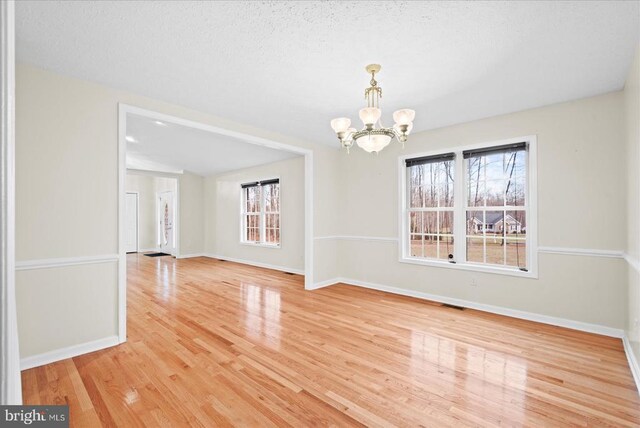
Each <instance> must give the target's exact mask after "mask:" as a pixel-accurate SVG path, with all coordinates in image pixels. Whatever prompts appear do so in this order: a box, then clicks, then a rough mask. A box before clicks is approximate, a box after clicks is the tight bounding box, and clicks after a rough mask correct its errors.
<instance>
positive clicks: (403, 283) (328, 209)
mask: <svg viewBox="0 0 640 428" xmlns="http://www.w3.org/2000/svg"><path fill="white" fill-rule="evenodd" d="M636 64H637V62H636ZM636 67H637V65H636ZM632 80H633V79H632ZM636 82H637V80H636ZM628 87H632V86H628ZM636 87H637V83H636ZM625 93H626V94H627V95H624V96H623V94H622V93H621V92H620V93H613V94H608V95H603V96H599V97H594V98H589V99H585V100H580V101H574V102H570V103H565V104H560V105H554V106H549V107H545V108H540V109H535V110H529V111H525V112H520V113H515V114H511V115H505V116H500V117H494V118H489V119H484V120H480V121H476V122H471V123H467V124H462V125H457V126H451V127H447V128H442V129H437V130H433V131H428V132H423V133H419V134H415V135H413V136H412V138H411V139H410V141H409V143H408V144H407V146H406V149H405V150H404V151H400V150H399V148H398V146H397V145H396V144H392V145H391V146H390V147H389V148H387V149H385V151H384V152H383V153H381V154H380V155H379V156H375V155H374V156H371V155H367V154H365V153H363V152H362V151H360V150H353V151H352V153H351V155H347V154H346V153H343V152H339V151H338V150H334V149H329V148H323V147H318V146H315V145H310V144H308V143H306V142H304V141H301V140H298V139H295V138H291V137H286V136H282V135H279V134H276V133H272V132H268V131H264V130H260V129H256V128H253V127H250V126H246V125H241V124H238V123H234V122H229V121H225V120H223V119H220V118H216V117H213V116H211V115H208V114H204V113H200V112H196V111H193V110H189V109H185V108H182V107H179V106H175V105H171V104H167V103H163V102H160V101H156V100H151V99H148V98H145V97H141V96H138V95H135V94H131V93H127V92H124V91H119V90H115V89H112V88H108V87H104V86H101V85H97V84H93V83H89V82H85V81H81V80H78V79H73V78H69V77H64V76H60V75H57V74H54V73H50V72H47V71H43V70H41V69H38V68H35V67H31V66H26V65H20V66H19V67H18V69H17V135H16V138H17V144H16V146H17V147H16V149H17V153H16V185H17V189H16V195H17V199H16V209H17V215H16V219H17V221H16V223H17V224H16V241H17V242H16V252H17V260H18V262H19V263H20V262H26V261H34V260H35V261H37V260H41V259H65V258H76V257H86V256H103V255H113V254H116V253H117V251H118V242H117V231H118V228H117V227H118V224H117V221H118V192H117V183H118V176H117V170H118V158H117V147H118V141H117V118H118V107H117V106H118V103H119V102H121V103H126V104H131V105H135V106H139V107H142V108H146V109H150V110H154V111H158V112H161V113H165V114H169V115H174V116H177V117H182V118H185V119H189V120H193V121H197V122H201V123H205V124H208V125H212V126H218V127H223V128H227V129H231V130H234V131H238V132H243V133H248V134H252V135H256V136H260V137H263V138H267V139H271V140H274V141H279V142H282V143H286V144H290V145H297V146H300V147H305V148H308V149H311V150H313V156H314V164H313V174H314V198H313V204H314V214H313V215H314V235H315V237H316V238H326V239H316V240H314V257H313V264H314V271H313V274H314V281H315V282H322V281H326V280H330V279H332V278H339V277H346V278H352V279H356V280H359V281H366V282H370V283H379V284H384V285H389V286H394V287H399V288H403V289H405V290H410V291H411V290H413V291H422V292H425V293H432V294H439V295H442V296H449V297H455V298H460V299H466V300H471V301H474V302H479V303H484V304H488V305H496V306H504V307H508V308H512V309H517V310H521V311H527V312H534V313H538V314H543V315H549V316H555V317H560V318H567V319H571V320H575V321H581V322H586V323H594V324H599V325H602V326H608V327H614V328H624V326H625V324H626V319H627V317H626V312H627V300H628V298H629V295H631V296H637V295H638V294H639V293H638V292H637V290H636V289H635V288H630V289H629V294H628V293H627V274H626V272H625V263H624V261H623V260H622V259H619V258H604V257H589V256H568V255H554V254H540V256H539V279H538V280H532V279H521V278H514V277H508V276H499V275H491V274H480V273H473V272H462V271H453V270H449V269H443V268H434V267H426V266H414V265H407V264H401V263H399V262H398V254H397V250H398V249H397V243H396V242H394V239H396V238H397V211H398V206H397V204H398V198H397V196H398V195H397V189H398V182H397V159H398V156H400V155H403V154H411V153H417V152H421V151H427V150H434V149H438V148H446V147H452V146H457V145H465V144H471V143H476V142H483V141H493V140H499V139H504V138H510V137H517V136H523V135H531V134H535V135H537V136H538V168H539V170H538V171H539V179H538V200H539V203H538V212H539V230H540V233H539V245H540V246H545V247H568V248H586V249H596V250H620V251H622V250H624V249H625V248H628V249H629V251H630V252H631V253H632V252H633V251H636V254H637V249H636V250H634V249H633V248H634V247H633V242H634V241H630V242H629V243H628V242H627V237H626V230H625V228H622V227H619V228H618V227H611V228H602V227H601V225H602V224H607V225H611V224H613V225H615V224H626V223H627V219H628V216H627V213H626V210H625V209H624V207H625V206H627V203H626V199H627V198H628V194H627V192H626V189H627V184H626V183H627V180H628V178H629V177H628V176H627V171H626V170H627V168H624V167H622V165H624V164H625V162H626V160H625V154H626V152H627V149H625V140H626V141H628V142H629V146H628V150H631V149H632V148H633V147H636V146H637V145H636V146H633V144H632V141H633V140H630V139H629V138H628V137H627V134H630V133H631V134H632V133H633V126H634V125H633V120H632V119H631V120H629V119H627V121H626V124H627V125H626V128H625V121H624V119H623V118H624V112H625V110H624V109H625V105H627V106H628V105H633V103H632V102H631V103H630V102H629V101H625V100H628V99H629V98H628V97H629V95H628V94H629V92H625ZM636 106H637V104H636ZM635 108H636V111H637V107H635ZM632 112H633V111H631V114H632ZM627 114H630V110H627ZM635 117H637V114H636V116H635ZM635 126H636V128H635V129H637V124H636V125H635ZM625 129H626V131H625ZM630 130H631V131H630ZM636 141H637V140H636ZM630 162H631V161H630ZM632 166H633V164H630V165H629V168H628V169H629V174H633V171H632ZM87 177H90V179H87ZM632 179H633V178H632ZM636 181H637V180H636ZM190 184H192V185H193V186H189V185H190ZM180 186H181V187H180V192H181V205H188V204H192V206H193V207H196V208H194V209H189V210H184V209H182V210H181V212H180V226H181V238H182V240H183V242H184V243H182V241H181V248H180V252H181V253H182V254H189V253H194V254H195V253H200V252H203V251H205V250H206V251H209V250H210V249H211V248H212V245H213V248H214V249H216V250H217V248H216V247H215V245H216V244H215V241H216V238H217V236H216V233H217V232H216V231H217V229H218V225H219V224H221V223H220V220H219V219H217V217H216V216H217V212H216V213H215V215H212V216H208V215H207V216H206V218H205V215H204V213H206V212H210V210H211V209H212V204H211V201H210V200H208V199H207V198H206V197H205V196H204V195H205V194H206V193H208V192H210V191H211V190H212V186H211V180H204V179H202V178H201V177H197V176H191V175H185V176H184V178H183V180H182V181H181V183H180ZM185 186H186V187H185ZM183 187H185V188H188V189H189V190H186V191H185V190H184V189H183ZM213 188H214V189H215V188H216V186H213ZM629 192H631V193H633V190H632V188H631V187H630V188H629ZM182 198H184V201H185V202H184V203H182V201H183V199H182ZM198 204H199V205H198ZM198 206H200V208H199V209H198V208H197V207H198ZM198 216H200V217H198ZM631 218H633V217H629V222H632V220H631ZM635 218H637V216H636V217H635ZM283 220H284V219H283ZM212 222H213V223H212ZM212 224H213V225H215V227H213V228H212V226H211V225H212ZM207 225H208V226H207ZM230 229H232V230H233V229H235V231H237V228H235V227H234V228H230ZM212 230H213V231H214V232H213V233H211V231H212ZM203 231H204V232H206V233H204V232H203ZM283 233H284V232H283ZM234 234H236V237H237V232H234ZM338 235H344V236H364V237H372V236H373V237H385V238H391V240H389V241H368V240H345V239H336V238H335V237H336V236H338ZM283 237H284V235H283ZM636 248H637V247H636ZM276 251H277V250H276ZM292 263H293V261H292ZM297 263H299V260H298V262H297ZM297 266H300V265H299V264H298V265H297ZM116 271H117V262H105V263H95V264H87V265H82V266H60V267H56V268H51V269H40V270H23V271H19V272H18V276H17V289H18V293H17V294H18V314H19V324H20V325H19V327H20V333H21V334H20V341H21V344H20V345H21V354H22V356H23V357H24V356H29V355H36V354H38V353H42V352H47V351H52V350H57V349H60V348H64V347H66V346H72V345H76V344H81V343H84V342H88V341H92V340H98V339H102V338H105V337H110V336H113V335H116V334H117V325H116V324H117V323H116V320H117V303H116V300H115V296H116V295H117V278H116V276H117V275H116ZM96 278H99V280H98V279H96ZM471 279H476V280H477V283H478V285H477V286H476V287H471V286H470V281H471ZM634 290H635V291H634ZM51 293H55V299H56V301H57V302H60V305H61V306H60V309H58V308H56V307H55V306H51V305H47V300H48V299H49V298H53V296H51V295H50V294H51ZM634 293H635V294H634ZM39 296H43V297H39ZM634 299H636V297H634ZM636 300H637V299H636ZM635 307H637V305H636V306H634V308H635ZM88 308H90V309H91V310H89V309H88ZM94 313H97V314H99V315H98V316H94ZM78 326H90V327H87V328H86V329H80V328H79V327H78ZM53 332H55V333H53ZM49 336H53V337H49Z"/></svg>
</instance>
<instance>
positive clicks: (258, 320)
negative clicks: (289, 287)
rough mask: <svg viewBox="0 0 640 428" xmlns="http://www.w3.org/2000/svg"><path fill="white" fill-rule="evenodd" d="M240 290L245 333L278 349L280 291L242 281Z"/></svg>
mask: <svg viewBox="0 0 640 428" xmlns="http://www.w3.org/2000/svg"><path fill="white" fill-rule="evenodd" d="M240 292H241V293H242V302H243V305H244V308H245V311H246V316H245V325H244V327H245V331H246V332H247V335H248V336H249V337H251V338H253V339H255V340H259V341H260V342H262V343H263V344H264V345H267V346H269V347H271V348H273V349H276V350H279V349H280V331H281V326H280V304H281V302H280V291H278V290H274V289H270V288H265V287H262V286H258V285H254V284H248V283H244V282H242V283H240Z"/></svg>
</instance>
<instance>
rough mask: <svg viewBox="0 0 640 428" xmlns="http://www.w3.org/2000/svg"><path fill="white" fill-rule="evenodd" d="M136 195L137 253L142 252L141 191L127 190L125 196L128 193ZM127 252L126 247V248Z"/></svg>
mask: <svg viewBox="0 0 640 428" xmlns="http://www.w3.org/2000/svg"><path fill="white" fill-rule="evenodd" d="M129 193H130V194H132V195H136V251H135V252H136V253H139V252H140V192H138V191H134V190H127V191H126V192H125V197H126V195H127V194H129ZM125 209H126V200H125ZM125 252H126V249H125Z"/></svg>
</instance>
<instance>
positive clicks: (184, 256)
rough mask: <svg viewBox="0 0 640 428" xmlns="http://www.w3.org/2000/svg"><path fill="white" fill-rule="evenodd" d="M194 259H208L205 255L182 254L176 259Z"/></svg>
mask: <svg viewBox="0 0 640 428" xmlns="http://www.w3.org/2000/svg"><path fill="white" fill-rule="evenodd" d="M193 257H206V255H205V254H204V253H195V254H180V255H179V256H178V257H176V259H190V258H193Z"/></svg>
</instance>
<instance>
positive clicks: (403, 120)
mask: <svg viewBox="0 0 640 428" xmlns="http://www.w3.org/2000/svg"><path fill="white" fill-rule="evenodd" d="M381 68H382V66H380V64H369V65H367V67H366V68H365V69H366V70H367V73H369V74H371V81H370V82H369V84H370V85H371V86H369V87H368V88H367V89H365V90H364V97H365V99H366V100H367V107H366V108H363V109H361V110H360V120H362V123H364V128H362V129H361V130H360V131H358V130H357V129H356V128H350V126H351V119H349V118H347V117H339V118H337V119H333V120H332V121H331V127H332V128H333V130H334V131H335V133H336V135H337V136H338V139H339V140H340V144H341V145H342V147H343V148H345V149H347V153H349V149H350V148H351V146H353V142H354V141H355V142H356V144H358V146H360V148H361V149H363V150H364V151H366V152H368V153H372V152H374V153H376V154H377V153H378V152H379V151H380V150H382V149H384V148H385V147H387V146H388V145H389V143H390V142H391V140H393V139H394V138H396V139H397V140H398V141H399V142H400V144H402V146H403V147H404V143H405V142H406V141H407V136H408V135H409V133H410V132H411V129H412V128H413V119H414V118H415V116H416V112H415V111H413V110H409V109H401V110H397V111H396V112H394V113H393V120H394V121H395V124H394V125H393V127H392V128H385V127H384V126H383V125H382V122H381V121H380V116H382V110H380V105H379V102H380V98H382V88H381V87H379V86H378V82H377V81H376V73H378V72H379V71H380V69H381Z"/></svg>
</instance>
